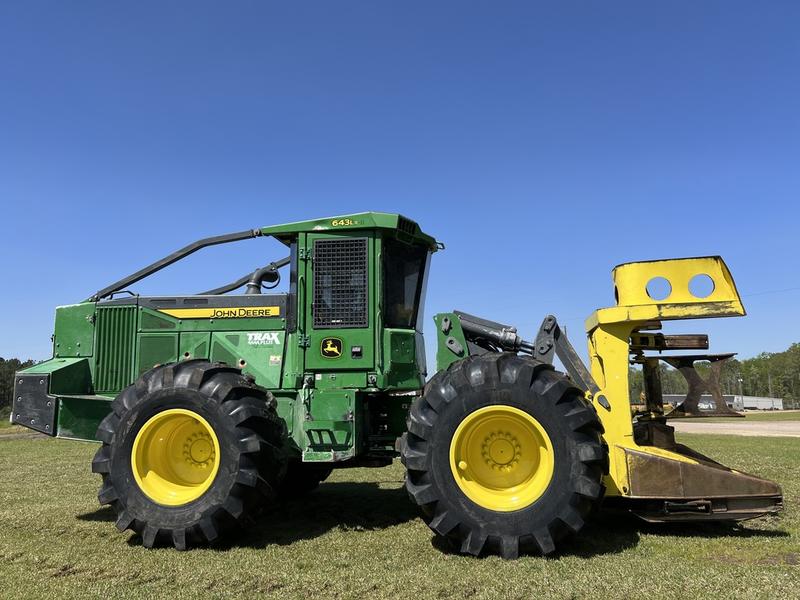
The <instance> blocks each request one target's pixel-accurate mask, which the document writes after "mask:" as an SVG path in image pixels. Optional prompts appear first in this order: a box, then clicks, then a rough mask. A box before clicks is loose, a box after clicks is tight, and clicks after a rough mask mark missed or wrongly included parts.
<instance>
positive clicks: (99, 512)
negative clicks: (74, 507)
mask: <svg viewBox="0 0 800 600" xmlns="http://www.w3.org/2000/svg"><path fill="white" fill-rule="evenodd" d="M75 518H76V519H78V521H91V522H93V523H102V522H108V523H113V522H114V521H116V520H117V515H116V514H115V513H114V509H113V508H111V507H110V506H98V507H97V509H96V510H93V511H92V512H87V513H83V514H82V515H78V516H77V517H75Z"/></svg>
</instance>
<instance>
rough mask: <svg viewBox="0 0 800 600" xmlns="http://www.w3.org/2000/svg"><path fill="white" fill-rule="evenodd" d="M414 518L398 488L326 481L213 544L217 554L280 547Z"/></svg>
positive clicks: (414, 508)
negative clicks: (220, 551) (337, 532)
mask: <svg viewBox="0 0 800 600" xmlns="http://www.w3.org/2000/svg"><path fill="white" fill-rule="evenodd" d="M418 516H419V513H418V512H417V509H416V507H415V506H414V505H413V504H412V503H411V501H410V500H409V499H408V495H407V494H406V491H405V489H404V488H381V487H379V485H378V484H377V483H374V482H364V483H355V482H328V483H323V484H322V485H321V486H320V487H319V488H318V489H317V490H315V491H314V492H312V493H310V494H308V495H307V496H303V497H301V498H297V499H296V500H294V501H282V502H280V503H278V504H277V505H273V506H272V507H270V508H269V509H267V510H266V511H265V513H264V514H263V515H262V516H261V518H259V519H258V521H256V523H255V524H254V525H253V526H252V527H250V528H248V530H247V531H246V532H245V533H244V535H241V536H233V537H232V538H229V539H228V540H225V541H222V542H221V543H219V544H215V546H214V548H216V549H218V550H223V551H224V550H227V549H229V548H236V547H247V548H264V547H266V546H270V545H279V546H285V545H289V544H292V543H294V542H296V541H299V540H308V539H314V538H317V537H319V536H321V535H324V534H326V533H327V532H329V531H332V530H336V529H338V530H342V531H353V532H369V531H376V530H380V529H387V528H389V527H394V526H396V525H401V524H403V523H407V522H408V521H411V520H413V519H416V518H417V517H418Z"/></svg>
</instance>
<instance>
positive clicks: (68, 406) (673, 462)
mask: <svg viewBox="0 0 800 600" xmlns="http://www.w3.org/2000/svg"><path fill="white" fill-rule="evenodd" d="M261 236H272V237H274V238H276V239H277V240H279V241H280V242H282V243H283V244H285V245H286V247H287V250H288V256H287V257H286V258H283V259H281V260H278V261H275V262H273V263H270V264H268V265H266V266H265V267H263V268H260V269H257V270H255V271H254V272H253V273H249V274H246V275H245V276H243V277H241V278H240V279H238V280H236V281H234V282H231V283H230V284H229V285H225V286H222V287H219V288H216V289H213V290H209V291H207V292H205V293H202V294H198V295H191V296H177V297H176V296H169V297H165V296H156V297H149V296H148V297H146V296H139V295H135V294H133V293H131V292H127V288H128V287H129V286H131V285H133V284H135V283H136V282H137V281H139V280H140V279H142V278H144V277H147V276H148V275H150V274H152V273H154V272H156V271H158V270H160V269H162V268H164V267H166V266H168V265H170V264H172V263H174V262H175V261H177V260H180V259H182V258H184V257H185V256H187V255H189V254H191V253H193V252H195V251H196V250H199V249H201V248H203V247H206V246H210V245H215V244H221V243H227V242H234V241H238V240H244V239H248V238H256V237H261ZM441 248H442V246H441V244H438V243H437V242H436V241H435V239H434V238H432V237H430V236H428V235H426V234H425V233H423V232H422V231H421V230H420V228H419V226H418V225H417V224H416V223H414V222H413V221H411V220H409V219H406V218H404V217H402V216H400V215H394V214H383V213H362V214H355V215H348V216H343V217H336V218H328V219H317V220H311V221H303V222H299V223H291V224H287V225H279V226H273V227H265V228H262V229H255V230H249V231H244V232H241V233H235V234H231V235H225V236H219V237H214V238H208V239H204V240H200V241H198V242H196V243H194V244H191V245H189V246H187V247H185V248H183V249H182V250H179V251H178V252H176V253H174V254H172V255H170V256H168V257H166V258H164V259H162V260H160V261H158V262H156V263H154V264H152V265H150V266H148V267H146V268H144V269H142V270H140V271H138V272H137V273H134V274H133V275H131V276H129V277H126V278H124V279H122V280H120V281H118V282H116V283H114V284H112V285H109V286H107V287H106V288H104V289H102V290H100V291H99V292H97V293H96V294H93V295H92V296H91V297H90V298H88V299H87V300H85V301H84V302H81V303H79V304H75V305H71V306H62V307H59V308H58V309H57V310H56V320H55V334H54V337H53V358H51V359H50V360H47V361H45V362H43V363H40V364H38V365H35V366H34V367H31V368H29V369H25V370H23V371H20V372H19V373H18V374H17V376H16V381H15V393H14V406H13V413H12V417H11V418H12V421H13V422H15V423H18V424H20V425H24V426H26V427H29V428H31V429H34V430H37V431H40V432H42V433H45V434H47V435H50V436H57V437H61V438H71V439H79V440H97V441H99V442H100V443H101V445H100V448H99V449H98V451H97V453H96V455H95V457H94V460H93V462H92V470H93V471H94V472H95V473H98V474H99V475H100V476H101V478H102V485H101V488H100V492H99V495H98V498H99V500H100V502H101V503H102V504H108V505H111V506H112V507H113V509H114V511H115V513H116V516H117V520H116V525H117V527H118V528H119V530H120V531H124V530H126V529H131V530H133V531H135V532H136V533H138V534H139V535H140V536H141V539H142V542H143V544H144V545H145V546H148V547H151V546H154V545H174V546H175V547H176V548H179V549H184V548H187V547H189V546H192V545H201V544H205V543H208V542H213V541H215V540H216V539H218V538H219V537H220V536H222V535H224V534H227V533H229V532H231V531H234V530H236V529H237V528H238V526H239V525H241V524H242V523H243V522H246V521H247V520H248V519H249V518H251V517H252V516H254V515H255V514H256V513H257V512H258V510H259V509H260V508H261V507H262V506H263V505H264V503H265V502H267V501H269V499H270V498H272V497H274V496H275V495H281V496H283V497H284V498H286V499H289V500H292V499H294V498H296V497H298V496H300V495H301V494H302V493H304V492H307V491H310V490H311V489H313V488H314V487H316V486H317V485H318V483H319V482H320V481H322V480H324V479H325V478H326V477H327V476H328V475H329V474H330V472H331V470H332V469H334V468H344V467H353V466H360V467H364V466H370V467H381V466H385V465H388V464H390V463H391V462H392V460H394V459H395V458H396V457H397V456H398V455H399V456H400V458H401V459H402V462H403V464H404V465H405V467H406V469H407V476H406V488H407V490H408V492H409V495H410V496H411V498H412V499H413V501H414V502H416V503H417V504H418V505H419V506H420V508H421V512H422V514H423V518H424V519H425V521H426V522H427V523H428V525H429V526H430V528H431V529H432V530H433V531H434V532H435V533H436V534H437V535H440V536H442V537H443V538H446V539H447V540H449V541H450V542H451V543H452V544H453V545H454V546H455V547H456V548H457V549H458V550H460V551H462V552H464V553H468V554H473V555H479V554H482V553H499V554H500V555H502V556H503V557H506V558H513V557H516V556H517V555H518V554H519V553H520V552H521V551H526V552H540V553H550V552H552V551H554V550H555V549H556V548H557V545H558V543H559V541H560V540H561V539H563V538H564V537H565V536H567V535H569V534H575V533H578V532H579V531H580V530H581V528H582V527H583V525H584V522H585V520H586V519H587V518H588V517H589V516H590V515H591V513H592V512H593V511H595V510H596V509H598V508H599V507H600V504H601V502H602V503H603V505H604V506H606V505H607V506H613V507H616V508H619V509H621V510H626V511H629V512H632V513H634V514H636V515H638V516H640V517H642V518H644V519H647V520H649V521H689V520H713V519H728V520H738V519H746V518H752V517H756V516H760V515H763V514H768V513H773V512H776V511H778V510H779V509H780V507H781V502H782V497H781V490H780V488H779V486H778V485H777V484H775V483H773V482H771V481H767V480H764V479H761V478H758V477H755V476H751V475H747V474H744V473H739V472H737V471H734V470H731V469H728V468H726V467H724V466H722V465H720V464H718V463H716V462H714V461H713V460H711V459H709V458H707V457H705V456H702V455H700V454H699V453H697V452H694V451H693V450H691V449H689V448H687V447H685V446H683V445H681V444H678V443H676V441H675V438H674V435H673V429H672V428H671V427H670V426H669V425H668V424H667V423H668V419H670V418H683V417H686V416H693V415H696V414H699V413H698V411H697V407H696V402H694V404H693V398H694V399H695V400H696V397H699V394H700V393H702V392H704V391H705V392H710V393H712V395H713V394H714V390H715V389H716V388H715V384H714V381H713V373H712V376H711V377H710V378H709V377H706V378H701V377H699V376H698V377H694V376H692V375H691V374H690V371H692V370H693V365H694V362H696V361H700V360H709V361H711V362H716V361H719V360H723V359H724V357H725V355H698V354H694V355H690V356H689V357H688V358H687V357H686V356H685V355H677V356H672V357H670V356H663V355H662V354H661V353H662V352H663V351H665V350H671V349H674V350H686V349H690V350H696V349H705V348H707V347H708V338H707V336H704V335H690V336H687V335H678V336H675V335H665V334H663V333H661V332H660V328H661V323H662V322H663V321H667V320H673V319H691V318H701V317H702V318H706V317H722V316H736V315H744V309H743V307H742V304H741V301H740V298H739V296H738V293H737V291H736V288H735V285H734V283H733V279H732V278H731V275H730V273H729V272H728V269H727V267H726V266H725V264H724V263H723V261H722V260H721V259H720V258H719V257H706V258H690V259H675V260H665V261H654V262H639V263H628V264H624V265H620V266H618V267H617V268H616V269H615V270H614V274H613V276H614V285H615V295H616V298H617V303H616V305H615V306H613V307H610V308H604V309H601V310H598V311H596V312H595V313H594V314H593V315H592V316H591V317H590V318H589V319H588V320H587V323H586V330H587V334H588V344H589V356H590V361H591V365H590V368H587V367H586V366H584V365H583V363H582V362H581V360H580V358H579V357H578V355H577V354H576V352H575V351H574V349H573V348H572V346H571V345H570V343H569V341H568V340H567V338H566V336H565V335H564V333H563V332H562V330H561V329H560V327H559V325H558V322H557V320H556V319H555V317H553V316H548V317H547V318H545V320H544V322H543V323H542V326H541V328H540V330H539V332H538V335H537V336H536V338H535V340H534V341H532V342H529V341H525V340H523V339H521V338H520V337H519V335H518V333H517V330H516V329H515V328H514V327H511V326H508V325H503V324H501V323H497V322H494V321H489V320H486V319H482V318H478V317H474V316H472V315H468V314H466V313H462V312H452V313H444V314H438V315H436V316H435V317H434V321H435V325H436V335H437V341H438V349H437V355H436V365H437V372H436V374H434V375H433V377H432V378H430V380H428V381H427V383H426V377H427V373H426V361H425V353H424V344H423V339H422V318H423V315H422V312H423V311H422V307H423V304H424V295H425V279H426V276H427V272H428V264H429V260H430V257H431V255H432V253H434V252H436V251H437V250H439V249H441ZM281 270H284V271H287V272H288V277H289V286H288V292H286V293H281V294H274V293H269V294H265V293H263V287H264V284H271V283H275V282H277V280H278V279H279V277H280V275H279V274H280V272H281ZM698 275H703V276H706V277H708V278H710V279H711V281H712V282H713V289H712V290H711V291H710V292H709V293H708V294H706V295H705V297H699V296H698V295H694V294H692V293H691V291H690V285H689V282H690V280H691V279H692V278H693V277H696V276H698ZM657 276H658V277H663V278H666V279H667V280H668V281H669V283H670V284H671V292H670V294H669V295H668V296H667V297H666V298H664V299H662V300H654V299H653V298H652V297H651V296H650V295H648V292H647V284H648V282H649V281H650V280H651V279H652V278H654V277H657ZM241 288H244V289H245V291H244V293H231V292H235V291H237V290H240V289H241ZM554 355H557V356H558V358H559V359H560V361H561V363H562V364H563V365H564V367H565V370H566V371H567V374H563V373H560V372H558V371H556V370H555V369H554V367H553V366H552V362H553V357H554ZM660 359H664V360H668V361H673V363H672V364H676V365H678V366H679V367H680V368H681V369H682V372H684V371H685V372H686V373H687V379H688V380H689V381H690V393H689V395H688V397H687V401H686V402H685V403H684V404H685V406H683V407H680V406H679V407H678V408H676V409H674V410H671V411H665V410H664V408H663V402H662V398H661V390H660V382H659V378H658V373H659V370H658V368H657V367H658V361H659V360H660ZM631 361H633V362H635V363H639V364H642V365H643V368H644V374H645V380H646V386H645V387H646V390H645V392H646V394H645V395H646V398H645V410H643V411H639V412H638V413H637V414H635V415H632V413H631V407H630V401H629V389H628V373H629V364H630V363H631ZM712 371H713V370H712ZM717 388H718V386H717ZM722 404H723V405H724V403H722ZM718 408H719V409H720V411H723V407H721V406H720V407H718ZM292 501H293V500H292Z"/></svg>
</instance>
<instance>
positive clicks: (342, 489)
mask: <svg viewBox="0 0 800 600" xmlns="http://www.w3.org/2000/svg"><path fill="white" fill-rule="evenodd" d="M393 483H394V482H393ZM419 516H420V515H419V511H418V509H417V507H416V506H414V505H413V504H412V502H411V501H410V500H409V498H408V495H407V494H406V492H405V490H404V489H403V488H402V487H401V488H381V487H379V485H378V484H377V483H374V482H363V483H356V482H329V483H324V484H322V485H321V486H320V487H319V489H317V490H316V491H314V492H312V493H311V494H309V495H307V496H304V497H301V498H298V499H296V500H294V501H283V502H280V503H278V504H276V505H273V506H271V507H270V508H268V509H267V510H266V511H265V512H264V514H263V515H262V516H261V517H260V518H259V519H258V520H257V521H256V522H255V523H254V524H252V525H251V526H249V527H247V529H246V531H244V532H242V534H240V535H233V536H230V537H228V538H226V539H224V540H222V541H221V542H220V543H218V544H214V545H213V546H212V548H213V549H216V550H218V551H223V552H224V551H227V550H230V549H232V548H265V547H267V546H271V545H279V546H287V545H290V544H293V543H294V542H297V541H300V540H310V539H314V538H317V537H320V536H322V535H325V534H326V533H328V532H330V531H333V530H340V531H348V532H354V533H356V534H357V533H359V532H364V533H367V532H370V531H376V530H382V529H387V528H390V527H394V526H397V525H401V524H403V523H407V522H409V521H412V520H414V519H417V518H419ZM77 518H78V519H79V520H81V521H95V522H104V521H105V522H109V523H113V522H114V521H115V519H116V515H115V514H114V511H113V510H112V509H111V508H109V507H103V508H98V509H97V510H95V511H93V512H89V513H85V514H81V515H78V516H77ZM643 534H644V535H654V536H673V537H682V538H698V539H709V538H731V539H737V538H739V539H741V538H757V537H762V538H782V537H787V536H789V533H787V532H785V531H780V530H774V529H772V530H769V529H754V528H749V527H747V525H743V524H737V523H723V522H719V523H674V524H662V525H657V524H650V523H646V522H644V521H642V520H640V519H638V518H636V517H633V516H629V515H625V514H619V513H612V512H605V513H600V514H599V515H598V516H597V517H595V518H594V519H592V520H591V521H589V522H588V523H587V524H586V527H585V528H584V529H583V530H582V531H581V532H580V534H579V535H577V536H573V537H570V538H567V539H565V540H563V541H562V542H561V544H560V548H559V550H558V551H557V552H556V553H554V554H552V555H550V556H548V558H551V559H558V558H560V557H566V556H577V557H580V558H592V557H595V556H602V555H608V554H616V553H619V552H623V551H625V550H628V549H630V548H633V547H635V546H636V545H637V544H638V543H639V541H640V539H641V536H642V535H643ZM128 543H129V544H131V545H138V544H140V543H141V540H140V538H139V536H137V535H134V536H131V538H130V539H129V541H128ZM431 544H432V545H433V547H434V548H436V549H437V550H439V551H441V552H443V553H445V554H458V552H457V549H454V548H453V547H451V545H450V543H449V542H448V541H447V540H444V539H442V538H440V537H438V536H433V535H431ZM523 554H524V553H523Z"/></svg>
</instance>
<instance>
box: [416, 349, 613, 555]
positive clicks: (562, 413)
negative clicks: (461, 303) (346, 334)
mask: <svg viewBox="0 0 800 600" xmlns="http://www.w3.org/2000/svg"><path fill="white" fill-rule="evenodd" d="M498 404H500V405H508V406H512V407H515V408H517V409H520V410H522V411H524V412H527V413H528V414H529V415H531V416H533V417H534V419H536V420H537V421H538V422H539V423H540V424H541V425H542V427H543V428H544V429H545V431H546V432H547V435H548V437H549V438H550V440H551V442H552V445H553V455H554V471H553V475H552V478H551V479H550V482H549V485H548V486H547V488H546V489H545V491H544V493H543V494H542V495H541V496H540V497H539V498H538V499H536V500H535V501H534V502H533V503H532V504H530V505H529V506H526V507H524V508H522V509H519V510H514V511H511V512H498V511H494V510H489V509H487V508H484V507H482V506H480V505H478V504H476V503H475V502H473V501H472V500H470V499H469V498H468V497H467V495H466V494H464V492H462V491H461V489H460V488H459V486H458V484H457V482H456V480H455V477H454V476H453V473H452V471H451V468H450V459H449V453H450V443H451V440H452V438H453V434H454V432H455V430H456V428H457V427H458V425H459V424H460V423H461V421H462V420H463V419H464V418H465V417H466V416H467V415H469V414H470V413H472V412H473V411H475V410H477V409H479V408H482V407H485V406H490V405H498ZM407 424H408V432H407V433H405V434H404V435H403V438H402V440H401V448H400V451H401V458H402V461H403V464H404V465H405V466H406V469H407V473H406V489H407V491H408V493H409V495H410V496H411V498H412V500H413V501H414V502H415V503H416V504H418V505H419V506H420V508H421V510H422V513H423V519H424V520H425V522H426V523H427V524H428V526H429V527H430V528H431V529H432V530H433V531H434V533H436V534H437V535H439V536H443V537H444V538H446V539H447V540H448V541H449V542H450V543H451V545H452V546H453V547H454V548H455V549H457V550H458V551H460V552H462V553H465V554H472V555H475V556H478V555H480V554H482V553H497V554H500V555H501V556H502V557H503V558H508V559H512V558H516V557H517V556H518V555H519V553H520V552H539V553H541V554H550V553H551V552H553V551H554V550H555V549H556V547H557V545H558V542H559V541H560V540H561V539H563V538H564V537H565V536H567V535H568V534H575V533H578V532H579V531H580V530H581V528H582V527H583V525H584V520H585V519H586V517H587V516H588V515H589V514H590V513H591V512H592V510H593V509H594V508H595V507H596V506H597V505H598V503H599V501H600V499H601V498H602V495H603V492H604V487H603V485H602V478H603V475H604V473H605V471H606V470H607V451H606V449H605V448H604V447H603V445H602V441H601V433H602V432H603V428H602V425H601V424H600V420H599V418H598V416H597V413H596V412H595V410H594V408H593V407H592V406H591V405H590V404H589V403H588V402H587V401H586V400H585V398H584V395H583V393H582V392H581V391H580V390H579V389H577V388H576V387H574V385H573V384H572V383H571V382H570V381H569V379H568V378H567V377H566V376H565V375H563V374H561V373H559V372H557V371H555V370H554V369H553V367H552V366H550V365H547V364H543V363H540V362H538V361H536V360H533V359H531V358H527V357H522V356H518V355H515V354H510V353H491V354H484V355H480V356H474V357H469V358H466V359H464V360H461V361H458V362H456V363H454V364H452V365H451V366H450V367H449V368H448V369H447V370H446V371H442V372H439V373H437V374H436V375H435V376H434V377H433V378H432V379H431V380H430V381H429V382H428V384H427V385H426V386H425V390H424V393H423V395H422V396H421V397H420V398H419V399H417V401H416V402H415V403H414V404H413V406H412V408H411V411H410V413H409V417H408V421H407Z"/></svg>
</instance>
